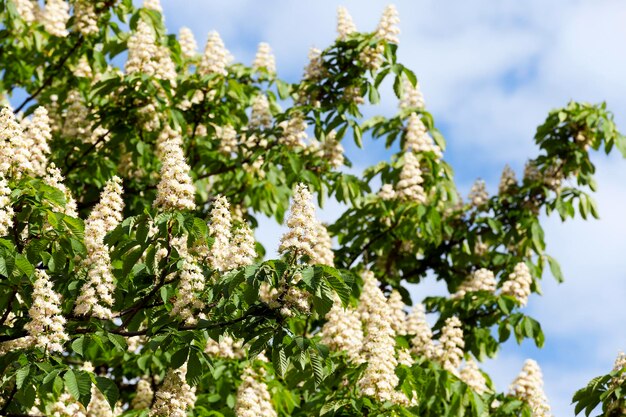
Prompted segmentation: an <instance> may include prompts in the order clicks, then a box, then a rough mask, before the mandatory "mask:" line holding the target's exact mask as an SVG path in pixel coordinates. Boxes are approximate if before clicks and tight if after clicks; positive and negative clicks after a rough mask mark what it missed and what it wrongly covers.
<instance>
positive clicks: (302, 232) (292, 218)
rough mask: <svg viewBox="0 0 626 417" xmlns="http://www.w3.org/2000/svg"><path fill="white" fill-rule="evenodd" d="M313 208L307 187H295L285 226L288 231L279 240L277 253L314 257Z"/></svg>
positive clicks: (302, 185) (314, 224) (314, 223)
mask: <svg viewBox="0 0 626 417" xmlns="http://www.w3.org/2000/svg"><path fill="white" fill-rule="evenodd" d="M316 224H317V219H316V218H315V206H314V205H313V201H312V198H311V192H310V191H309V187H307V186H306V185H304V184H298V185H296V188H295V190H294V193H293V199H292V202H291V208H290V213H289V217H288V218H287V226H288V227H289V230H288V231H287V232H286V233H285V234H284V235H283V236H282V238H281V239H280V246H279V248H278V252H279V253H285V252H293V253H294V254H296V256H302V255H307V256H309V258H314V257H315V251H314V249H313V248H314V247H315V245H316V243H317V242H316V237H317V231H316Z"/></svg>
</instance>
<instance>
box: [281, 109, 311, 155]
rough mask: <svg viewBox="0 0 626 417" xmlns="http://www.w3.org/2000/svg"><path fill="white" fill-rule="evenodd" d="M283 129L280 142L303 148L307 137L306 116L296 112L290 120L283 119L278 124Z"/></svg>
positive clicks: (288, 145)
mask: <svg viewBox="0 0 626 417" xmlns="http://www.w3.org/2000/svg"><path fill="white" fill-rule="evenodd" d="M278 127H280V128H281V129H282V130H283V134H282V136H281V137H280V138H279V140H278V141H279V142H280V143H281V144H283V145H285V146H287V147H289V148H301V147H303V146H304V140H305V139H306V138H307V134H306V128H307V124H306V121H305V120H304V118H303V117H302V116H301V115H299V114H296V115H294V116H293V117H291V118H289V119H288V120H283V121H282V122H280V123H279V124H278Z"/></svg>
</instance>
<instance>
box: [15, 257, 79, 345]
mask: <svg viewBox="0 0 626 417" xmlns="http://www.w3.org/2000/svg"><path fill="white" fill-rule="evenodd" d="M35 276H36V279H35V283H34V285H33V304H32V306H31V307H30V309H29V310H28V315H29V316H30V321H29V322H28V323H26V325H24V330H26V331H27V332H28V334H29V335H30V336H31V338H32V339H33V340H34V342H35V346H37V347H40V348H42V349H44V350H47V351H49V352H63V344H64V343H65V342H66V341H67V340H68V339H69V337H68V335H67V334H66V333H65V317H63V314H62V312H61V296H60V295H59V294H58V293H56V292H55V291H54V289H53V288H52V282H51V281H50V278H49V277H48V274H46V272H45V271H43V270H41V269H37V270H35Z"/></svg>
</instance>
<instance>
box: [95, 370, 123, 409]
mask: <svg viewBox="0 0 626 417" xmlns="http://www.w3.org/2000/svg"><path fill="white" fill-rule="evenodd" d="M96 387H98V390H99V391H100V392H101V393H102V395H104V398H106V399H107V402H108V403H109V405H110V406H111V409H114V408H115V403H117V400H118V398H119V397H120V392H119V390H118V388H117V385H116V384H115V382H113V381H111V380H110V379H109V378H105V377H101V376H97V377H96Z"/></svg>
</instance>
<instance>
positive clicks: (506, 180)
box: [498, 164, 517, 195]
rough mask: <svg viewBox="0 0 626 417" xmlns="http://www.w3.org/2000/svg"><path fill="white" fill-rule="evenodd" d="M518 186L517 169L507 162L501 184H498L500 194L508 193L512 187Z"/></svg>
mask: <svg viewBox="0 0 626 417" xmlns="http://www.w3.org/2000/svg"><path fill="white" fill-rule="evenodd" d="M515 187H517V178H515V171H513V170H512V169H511V167H510V166H509V165H508V164H507V165H505V166H504V169H503V170H502V176H501V177H500V185H498V194H499V195H506V194H508V193H509V192H510V191H511V189H512V188H515Z"/></svg>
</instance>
